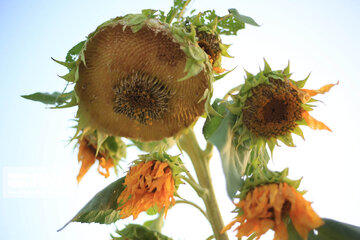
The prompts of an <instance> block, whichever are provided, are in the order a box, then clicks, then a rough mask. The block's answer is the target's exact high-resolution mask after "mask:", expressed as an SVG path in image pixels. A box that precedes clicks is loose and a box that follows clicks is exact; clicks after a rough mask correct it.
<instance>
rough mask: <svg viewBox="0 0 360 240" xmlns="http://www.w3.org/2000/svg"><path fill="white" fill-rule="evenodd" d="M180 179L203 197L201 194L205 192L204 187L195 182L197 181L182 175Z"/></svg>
mask: <svg viewBox="0 0 360 240" xmlns="http://www.w3.org/2000/svg"><path fill="white" fill-rule="evenodd" d="M182 179H183V180H184V181H185V182H187V183H188V184H189V185H190V186H191V187H192V188H193V189H194V190H195V192H196V193H197V195H198V196H199V197H201V198H203V196H204V195H205V193H206V192H207V190H206V189H204V188H202V187H201V186H200V185H199V184H197V182H196V181H195V180H193V179H191V178H187V177H182Z"/></svg>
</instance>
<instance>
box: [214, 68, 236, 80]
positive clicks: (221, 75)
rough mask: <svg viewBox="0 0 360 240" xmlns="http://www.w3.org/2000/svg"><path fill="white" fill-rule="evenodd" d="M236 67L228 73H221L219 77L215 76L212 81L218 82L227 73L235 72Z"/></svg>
mask: <svg viewBox="0 0 360 240" xmlns="http://www.w3.org/2000/svg"><path fill="white" fill-rule="evenodd" d="M235 68H236V67H234V68H233V69H231V70H230V71H227V72H226V73H223V74H220V75H217V76H215V77H214V80H215V81H217V80H220V79H222V78H223V77H225V76H226V75H228V74H229V73H231V72H232V71H234V70H235Z"/></svg>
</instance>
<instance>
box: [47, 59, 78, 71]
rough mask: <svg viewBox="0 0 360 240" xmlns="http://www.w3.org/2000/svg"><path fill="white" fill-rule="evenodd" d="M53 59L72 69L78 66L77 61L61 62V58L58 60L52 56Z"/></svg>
mask: <svg viewBox="0 0 360 240" xmlns="http://www.w3.org/2000/svg"><path fill="white" fill-rule="evenodd" d="M51 59H52V60H53V61H55V62H57V63H58V64H60V65H63V66H64V67H67V68H69V69H72V68H74V67H75V66H76V63H75V62H61V61H59V60H56V59H55V58H51Z"/></svg>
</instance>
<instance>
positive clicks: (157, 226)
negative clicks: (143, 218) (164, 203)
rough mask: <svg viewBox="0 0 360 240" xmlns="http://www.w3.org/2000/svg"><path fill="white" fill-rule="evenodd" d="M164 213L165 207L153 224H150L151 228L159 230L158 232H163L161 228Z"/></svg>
mask: <svg viewBox="0 0 360 240" xmlns="http://www.w3.org/2000/svg"><path fill="white" fill-rule="evenodd" d="M164 214H165V210H164V208H163V209H161V211H160V212H159V215H158V217H157V218H156V219H155V220H154V221H153V222H152V223H151V225H150V226H149V228H150V229H151V230H154V231H157V232H161V229H162V227H163V225H164Z"/></svg>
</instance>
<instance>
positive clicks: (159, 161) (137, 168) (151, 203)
mask: <svg viewBox="0 0 360 240" xmlns="http://www.w3.org/2000/svg"><path fill="white" fill-rule="evenodd" d="M177 162H179V159H177V158H176V157H175V158H171V157H170V156H169V155H167V154H158V153H155V154H151V155H143V156H141V159H140V160H139V161H136V162H135V164H134V166H132V167H131V168H130V170H129V172H128V174H127V175H126V177H125V182H124V186H125V189H124V191H122V193H121V194H120V196H119V197H118V200H117V201H118V203H119V208H118V210H119V211H120V216H121V218H127V217H129V216H131V215H132V216H133V218H134V219H136V218H137V217H138V215H139V214H140V213H141V212H143V211H147V210H148V209H149V208H151V207H154V208H155V209H158V211H159V212H160V210H161V209H162V208H164V212H165V216H166V213H167V211H168V209H169V207H170V206H173V205H174V204H175V199H174V193H175V192H176V189H177V187H178V186H179V184H180V183H181V180H180V176H179V175H178V174H179V167H177V166H176V165H177Z"/></svg>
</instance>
